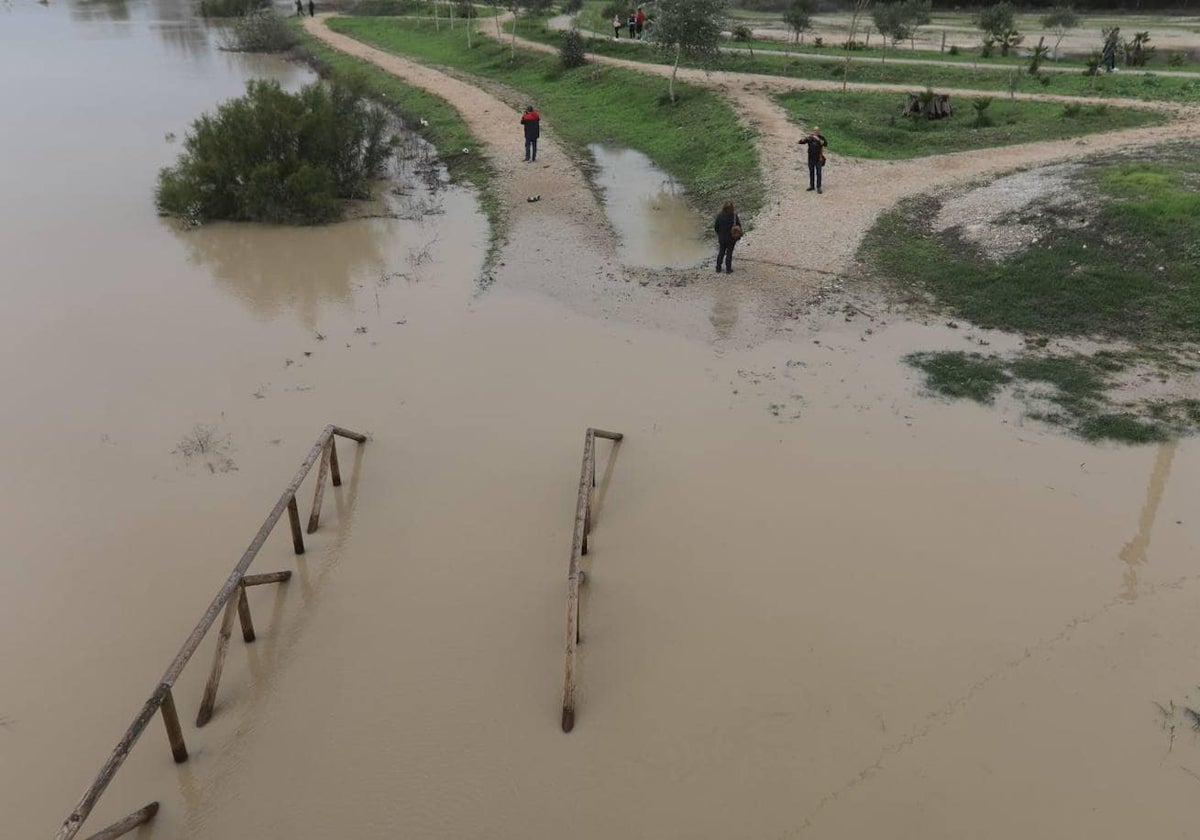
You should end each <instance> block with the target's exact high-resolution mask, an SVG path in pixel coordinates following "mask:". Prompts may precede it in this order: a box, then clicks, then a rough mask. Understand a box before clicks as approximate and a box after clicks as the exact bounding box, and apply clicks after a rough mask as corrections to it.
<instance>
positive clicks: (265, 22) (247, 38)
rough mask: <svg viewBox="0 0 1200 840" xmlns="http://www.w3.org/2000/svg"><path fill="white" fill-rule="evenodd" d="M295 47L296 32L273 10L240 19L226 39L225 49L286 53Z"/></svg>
mask: <svg viewBox="0 0 1200 840" xmlns="http://www.w3.org/2000/svg"><path fill="white" fill-rule="evenodd" d="M295 45H296V34H295V32H293V31H292V28H291V27H290V26H288V24H287V22H286V21H285V20H284V19H283V18H281V17H280V16H279V15H277V14H275V12H274V10H272V9H259V10H258V11H256V12H251V13H250V14H248V15H243V16H242V17H240V18H238V19H237V20H236V21H234V23H233V26H232V27H230V29H229V30H228V32H226V33H225V38H224V47H225V49H227V50H234V51H236V52H285V51H287V50H290V49H291V48H292V47H294V46H295Z"/></svg>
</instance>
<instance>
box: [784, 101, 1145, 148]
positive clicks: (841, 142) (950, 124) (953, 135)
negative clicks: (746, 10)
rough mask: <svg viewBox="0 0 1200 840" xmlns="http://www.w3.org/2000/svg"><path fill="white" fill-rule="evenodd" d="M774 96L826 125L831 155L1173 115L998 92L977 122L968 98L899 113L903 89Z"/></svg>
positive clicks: (971, 142)
mask: <svg viewBox="0 0 1200 840" xmlns="http://www.w3.org/2000/svg"><path fill="white" fill-rule="evenodd" d="M775 100H776V101H777V102H778V103H779V104H780V105H781V106H783V108H784V109H785V110H786V111H787V112H788V115H789V116H790V117H791V118H792V119H793V120H796V121H797V122H800V123H803V124H805V125H813V124H814V123H816V124H818V125H820V126H821V130H822V132H823V133H824V134H825V135H826V136H827V137H828V138H829V143H830V148H829V151H830V154H831V155H832V154H835V153H836V154H842V155H847V156H849V157H863V158H878V159H884V160H896V159H900V158H913V157H923V156H927V155H940V154H945V153H947V152H959V151H964V150H967V149H981V148H988V147H992V146H1010V145H1014V144H1016V143H1031V142H1035V141H1039V140H1059V139H1062V138H1064V137H1077V136H1079V135H1083V134H1091V133H1094V132H1099V131H1116V130H1119V129H1122V128H1132V127H1134V126H1139V125H1157V124H1161V123H1164V122H1166V121H1167V116H1166V115H1165V114H1163V113H1160V112H1157V111H1147V110H1142V109H1137V108H1111V107H1107V106H1084V107H1082V108H1079V109H1071V108H1064V106H1063V105H1061V104H1058V103H1053V102H1024V101H1017V102H1011V101H1009V100H1007V99H994V100H993V101H992V104H991V106H990V107H989V108H988V109H987V111H986V112H985V113H986V114H987V116H988V118H989V120H990V123H991V124H990V125H984V126H978V127H977V126H976V125H975V112H974V110H973V108H972V106H971V101H970V100H967V99H964V98H959V99H957V100H955V99H953V98H952V99H951V104H953V105H955V112H954V116H953V117H950V118H947V119H941V120H923V119H912V118H909V117H902V116H900V112H901V111H902V110H903V108H904V95H903V94H900V93H838V92H835V91H800V90H797V91H789V92H787V93H784V94H780V95H779V96H777V97H775Z"/></svg>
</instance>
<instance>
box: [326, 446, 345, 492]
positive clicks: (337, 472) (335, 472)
mask: <svg viewBox="0 0 1200 840" xmlns="http://www.w3.org/2000/svg"><path fill="white" fill-rule="evenodd" d="M329 476H330V478H332V479H333V486H334V487H341V486H342V471H341V469H339V468H338V459H337V444H336V443H335V442H334V439H333V435H330V436H329Z"/></svg>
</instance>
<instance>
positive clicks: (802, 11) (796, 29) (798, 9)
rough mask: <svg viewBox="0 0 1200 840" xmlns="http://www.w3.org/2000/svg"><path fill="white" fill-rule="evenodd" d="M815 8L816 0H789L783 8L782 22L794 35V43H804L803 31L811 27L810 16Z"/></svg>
mask: <svg viewBox="0 0 1200 840" xmlns="http://www.w3.org/2000/svg"><path fill="white" fill-rule="evenodd" d="M816 10H817V2H816V0H791V2H790V3H788V6H787V8H786V9H784V10H783V22H784V23H786V24H787V25H788V29H790V30H792V33H793V34H794V35H795V36H796V43H797V44H803V43H804V33H805V32H807V31H808V30H809V29H812V16H813V13H814V12H816Z"/></svg>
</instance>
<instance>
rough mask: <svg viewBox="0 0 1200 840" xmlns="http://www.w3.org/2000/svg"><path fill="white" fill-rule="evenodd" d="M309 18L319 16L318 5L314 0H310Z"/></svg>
mask: <svg viewBox="0 0 1200 840" xmlns="http://www.w3.org/2000/svg"><path fill="white" fill-rule="evenodd" d="M308 16H309V17H316V16H317V4H316V3H314V2H313V0H308Z"/></svg>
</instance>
